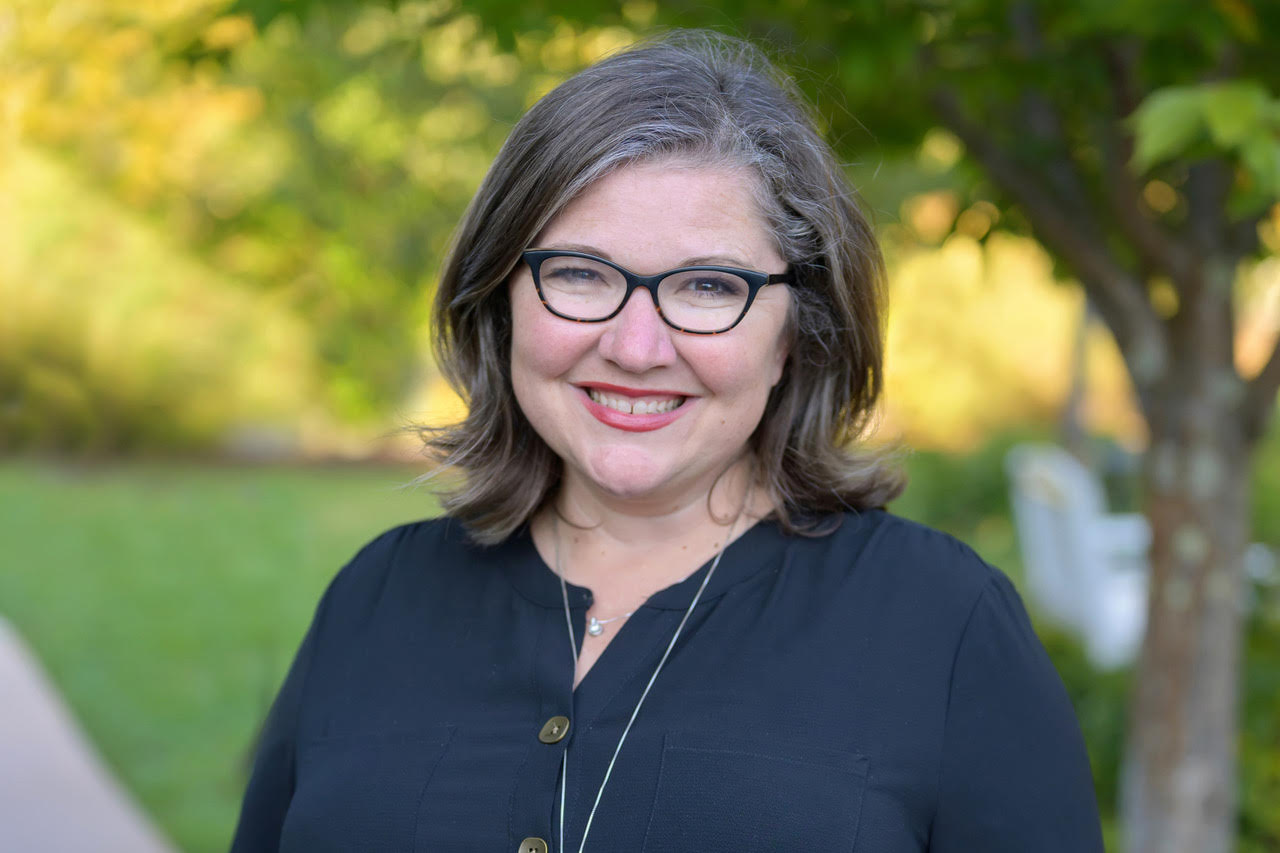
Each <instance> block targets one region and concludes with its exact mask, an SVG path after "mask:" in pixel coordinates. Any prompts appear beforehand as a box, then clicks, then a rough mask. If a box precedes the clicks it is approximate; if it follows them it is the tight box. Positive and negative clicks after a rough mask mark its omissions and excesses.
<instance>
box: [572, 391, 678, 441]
mask: <svg viewBox="0 0 1280 853" xmlns="http://www.w3.org/2000/svg"><path fill="white" fill-rule="evenodd" d="M576 387H577V389H578V392H579V393H580V394H581V395H582V403H583V405H584V406H586V408H587V411H588V412H590V413H591V414H592V416H593V417H594V418H595V419H596V420H598V421H600V423H602V424H604V425H605V426H610V427H613V428H614V429H620V430H623V431H625V432H650V431H652V430H655V429H662V428H663V427H664V426H666V425H667V424H669V423H671V422H672V421H674V420H676V418H678V417H680V416H681V415H682V414H684V411H685V409H687V408H689V405H690V402H691V400H692V399H693V398H691V397H689V396H687V395H685V394H681V393H679V392H676V391H660V390H653V389H648V388H644V389H641V388H624V387H622V386H620V385H609V384H607V383H603V382H588V383H585V384H582V385H578V386H576ZM589 388H590V389H594V390H597V391H601V392H604V393H606V394H610V395H614V396H618V397H633V398H640V397H680V398H683V400H684V402H683V403H681V404H680V405H679V406H676V407H675V408H674V409H672V410H671V411H669V412H658V413H656V414H651V415H637V414H630V413H627V412H620V411H618V410H617V409H613V408H610V407H609V406H605V405H602V404H600V403H597V402H596V401H595V400H592V399H591V395H590V394H589V393H588V392H587V389H589Z"/></svg>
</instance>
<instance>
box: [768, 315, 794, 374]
mask: <svg viewBox="0 0 1280 853" xmlns="http://www.w3.org/2000/svg"><path fill="white" fill-rule="evenodd" d="M787 297H788V299H789V300H790V304H789V305H788V306H787V321H786V323H784V324H783V326H782V331H780V332H779V333H778V341H777V343H776V344H775V347H774V354H773V361H772V363H771V364H770V365H769V387H770V388H772V387H774V386H776V385H777V384H778V383H779V382H781V381H782V374H783V373H784V372H785V371H786V368H787V359H788V358H789V357H790V356H791V348H792V347H793V346H794V345H795V341H796V328H797V321H796V303H795V297H794V296H792V295H791V294H790V293H788V294H787Z"/></svg>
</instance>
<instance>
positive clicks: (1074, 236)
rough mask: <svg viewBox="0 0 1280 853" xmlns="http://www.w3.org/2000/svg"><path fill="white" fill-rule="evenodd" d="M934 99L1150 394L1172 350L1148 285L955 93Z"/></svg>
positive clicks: (940, 94)
mask: <svg viewBox="0 0 1280 853" xmlns="http://www.w3.org/2000/svg"><path fill="white" fill-rule="evenodd" d="M930 100H931V101H932V103H933V106H934V109H935V110H937V112H938V115H939V117H940V118H941V120H942V122H943V124H944V125H946V126H947V127H948V128H949V129H950V130H951V132H952V133H954V134H955V135H956V136H958V137H959V138H960V139H961V141H963V142H964V144H965V145H966V146H967V147H968V149H969V151H970V153H971V154H972V155H973V156H974V157H975V158H976V159H977V160H978V162H979V163H980V164H981V165H982V167H983V169H984V170H985V171H986V173H987V174H988V175H989V176H990V177H991V179H992V180H993V181H994V182H995V184H996V185H997V186H998V187H1000V189H1001V190H1002V191H1004V192H1005V193H1006V194H1007V195H1008V196H1009V197H1010V198H1011V199H1013V200H1014V201H1015V202H1017V204H1018V205H1019V206H1021V207H1022V209H1023V210H1024V211H1025V213H1026V214H1027V217H1028V218H1029V219H1030V220H1031V224H1032V228H1033V229H1034V230H1035V232H1036V235H1037V236H1038V237H1039V238H1040V239H1041V240H1042V241H1043V242H1044V244H1045V246H1046V247H1048V248H1049V249H1050V250H1051V251H1053V252H1055V253H1057V254H1058V255H1059V256H1060V257H1061V258H1062V259H1063V260H1065V261H1066V262H1067V263H1068V264H1069V265H1070V266H1071V267H1072V268H1073V269H1074V270H1075V272H1076V274H1077V275H1078V276H1079V277H1080V282H1081V284H1082V285H1083V286H1084V287H1085V289H1086V291H1087V292H1088V293H1089V296H1090V298H1091V299H1092V300H1093V302H1094V305H1095V306H1096V307H1097V309H1098V312H1099V314H1101V315H1102V317H1103V319H1104V320H1106V322H1107V325H1108V326H1110V327H1111V331H1112V333H1113V334H1114V335H1115V336H1116V340H1117V342H1118V343H1119V344H1120V348H1121V351H1122V352H1123V353H1124V355H1125V358H1126V360H1127V361H1128V362H1129V368H1130V372H1131V373H1132V377H1133V381H1134V385H1135V386H1136V387H1137V389H1138V391H1139V393H1140V394H1142V395H1143V396H1144V398H1145V397H1146V396H1147V393H1148V392H1149V391H1150V389H1151V386H1152V384H1153V383H1154V382H1155V381H1156V380H1157V379H1158V378H1159V376H1160V375H1161V374H1162V373H1163V372H1164V370H1165V369H1166V367H1167V365H1168V355H1169V353H1168V341H1167V340H1166V337H1165V333H1164V329H1163V327H1162V325H1161V322H1160V319H1159V318H1158V317H1157V316H1156V314H1155V312H1154V311H1153V310H1152V308H1151V305H1150V303H1149V302H1147V298H1146V294H1145V288H1144V286H1143V283H1142V282H1140V281H1138V280H1137V279H1135V278H1134V276H1133V275H1131V274H1130V273H1129V272H1128V271H1126V270H1125V269H1124V268H1123V267H1122V266H1121V265H1120V264H1119V263H1118V262H1117V261H1116V260H1115V258H1114V257H1112V255H1111V252H1110V250H1109V249H1108V248H1107V246H1106V243H1105V242H1104V241H1103V240H1102V238H1101V237H1100V236H1099V235H1098V234H1097V233H1096V232H1094V231H1093V229H1092V228H1090V227H1089V226H1087V225H1086V224H1084V223H1082V222H1080V221H1079V220H1078V219H1075V218H1071V217H1068V216H1067V215H1065V214H1064V213H1063V210H1062V207H1061V205H1060V204H1059V202H1058V200H1057V199H1055V198H1054V197H1053V195H1051V194H1050V193H1047V192H1045V191H1044V190H1043V189H1042V187H1041V185H1040V183H1039V182H1038V181H1037V176H1035V175H1034V174H1031V173H1029V172H1028V171H1027V170H1025V169H1023V168H1022V167H1021V166H1020V165H1019V164H1018V163H1016V162H1015V161H1014V160H1013V158H1012V157H1010V156H1009V155H1008V153H1007V152H1006V151H1005V150H1003V149H1002V148H1001V147H1000V146H999V145H998V144H997V143H996V141H995V140H994V139H993V138H992V136H991V135H990V133H988V132H987V130H986V129H985V128H983V127H981V126H979V125H978V124H977V123H975V122H973V121H971V120H970V119H969V118H968V116H966V115H965V114H964V111H963V110H962V108H961V107H960V104H959V102H958V101H957V99H956V97H955V95H954V94H953V93H951V92H949V91H946V90H938V91H935V92H934V93H933V94H932V95H931V98H930Z"/></svg>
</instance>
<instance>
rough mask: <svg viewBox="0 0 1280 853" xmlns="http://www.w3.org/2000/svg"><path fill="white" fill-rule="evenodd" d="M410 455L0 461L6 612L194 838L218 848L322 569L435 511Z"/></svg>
mask: <svg viewBox="0 0 1280 853" xmlns="http://www.w3.org/2000/svg"><path fill="white" fill-rule="evenodd" d="M416 473H417V472H415V471H413V470H410V469H408V468H402V469H396V468H311V469H306V468H297V469H290V468H272V469H266V468H251V467H216V466H200V465H179V464H160V463H155V464H147V465H131V466H127V467H126V466H115V465H112V466H104V467H77V466H63V465H51V464H47V463H28V462H18V463H14V462H9V463H4V464H0V542H3V543H4V546H5V547H4V552H3V553H4V556H3V558H2V560H3V564H2V565H0V615H3V616H4V617H6V618H8V619H9V620H10V621H11V622H13V623H14V624H15V625H16V626H17V628H18V630H19V632H20V633H21V634H22V635H23V636H24V637H25V638H26V640H27V641H28V642H29V643H30V644H31V646H32V647H33V648H34V650H35V652H36V653H37V655H38V656H39V658H40V659H41V661H42V662H43V663H44V665H45V666H46V667H47V669H48V670H49V671H50V673H51V675H52V677H53V679H54V681H55V682H56V683H57V685H58V686H59V687H60V688H61V689H62V691H63V694H64V696H65V697H66V699H67V700H68V702H69V703H70V704H71V706H72V708H73V710H74V711H75V713H76V715H77V716H78V717H79V719H80V721H81V722H82V723H83V725H84V726H85V728H86V729H87V731H88V733H89V735H90V736H91V737H92V739H93V740H94V741H95V742H96V743H97V745H98V747H99V748H100V750H101V752H102V754H103V755H104V757H105V758H106V760H107V762H108V763H109V764H110V765H111V766H112V767H113V768H114V769H115V771H116V772H117V774H118V775H119V776H120V778H121V779H122V780H123V781H124V782H125V784H126V785H127V786H128V787H129V788H131V789H132V790H133V791H134V792H135V794H136V795H137V796H138V798H139V799H140V800H141V802H142V804H143V805H144V807H145V808H146V809H147V811H149V812H150V813H151V814H152V815H153V816H154V817H155V819H156V820H157V822H158V823H159V824H160V825H161V826H162V828H163V829H164V830H165V832H167V833H168V834H169V836H170V837H171V838H173V839H174V841H175V842H176V843H177V844H178V845H179V846H180V847H181V848H182V849H183V850H186V851H188V853H205V851H224V850H226V848H227V845H228V843H229V840H230V833H231V831H232V828H233V824H234V821H235V816H236V813H237V809H238V806H239V799H240V795H241V793H242V791H243V788H244V784H245V781H246V778H247V777H246V774H247V770H248V760H249V749H250V743H251V740H252V738H253V736H254V734H255V731H256V728H257V726H258V725H259V723H260V721H261V719H262V718H263V716H264V715H265V712H266V709H267V706H268V705H269V703H270V701H271V698H272V697H273V695H274V693H275V690H276V688H277V687H278V685H279V682H280V681H281V679H282V678H283V677H284V672H285V671H286V669H287V668H288V665H289V662H290V660H291V659H292V656H293V652H294V650H295V648H296V647H297V644H298V643H299V642H300V640H301V637H302V634H303V632H304V631H305V630H306V626H307V623H308V622H309V620H310V618H311V613H312V609H313V608H314V607H315V604H316V602H317V600H318V599H319V597H320V594H321V593H322V592H323V590H324V587H325V585H326V584H327V583H328V581H329V579H330V578H331V577H332V576H333V575H334V573H335V572H336V571H337V570H338V569H339V568H340V567H341V566H342V564H343V563H344V562H346V560H347V559H349V558H350V557H351V556H352V555H353V554H354V553H355V551H356V550H357V549H358V548H359V547H360V545H362V544H363V543H364V542H366V541H367V540H369V539H370V538H372V537H373V536H374V535H375V534H377V533H378V532H380V531H382V530H383V529H385V528H387V527H390V526H392V525H394V524H398V523H401V522H404V521H409V520H413V519H417V518H422V517H423V516H426V515H430V514H432V513H434V512H435V503H434V500H433V499H432V497H431V496H430V495H429V494H428V493H427V492H426V491H423V490H399V489H398V488H397V487H398V486H400V485H402V484H404V483H406V482H408V481H409V480H411V479H412V478H413V476H414V475H415V474H416Z"/></svg>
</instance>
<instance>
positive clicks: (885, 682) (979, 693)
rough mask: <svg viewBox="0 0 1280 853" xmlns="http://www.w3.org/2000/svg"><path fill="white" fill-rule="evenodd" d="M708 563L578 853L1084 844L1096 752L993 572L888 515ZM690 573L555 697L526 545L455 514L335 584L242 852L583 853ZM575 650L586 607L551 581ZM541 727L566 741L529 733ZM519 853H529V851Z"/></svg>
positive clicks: (542, 577) (565, 650)
mask: <svg viewBox="0 0 1280 853" xmlns="http://www.w3.org/2000/svg"><path fill="white" fill-rule="evenodd" d="M841 522H842V523H841V524H840V526H839V528H838V530H836V532H834V533H832V534H830V535H827V536H821V537H791V536H787V535H785V534H784V533H782V532H781V531H780V530H779V529H778V527H777V526H776V525H775V524H773V523H771V522H768V521H765V522H761V523H759V524H757V525H756V526H754V527H752V528H751V529H750V530H748V531H747V532H746V533H745V534H744V535H743V536H742V537H741V538H739V539H738V540H737V541H735V542H734V543H733V544H731V545H730V546H729V547H728V548H727V549H726V550H725V552H724V557H723V559H722V561H721V563H720V566H719V567H718V568H717V569H716V572H715V574H714V575H713V577H712V579H711V583H710V585H709V586H708V587H707V590H706V592H705V593H704V594H703V599H702V601H701V602H700V603H699V605H698V607H697V609H696V610H695V611H694V613H693V616H692V617H691V619H690V620H689V623H688V625H687V626H686V627H685V632H684V634H683V635H682V636H681V638H680V642H679V643H678V644H677V646H676V647H675V649H674V651H673V652H672V655H671V657H670V659H669V660H668V661H667V664H666V666H665V668H664V669H663V670H662V673H661V675H660V676H659V677H658V680H657V682H656V683H655V685H654V687H653V690H652V692H651V693H650V695H649V698H648V699H647V700H646V702H645V705H644V708H643V709H642V710H641V712H640V716H639V717H638V719H637V720H636V723H635V726H634V727H633V729H632V731H631V734H630V735H629V736H628V738H627V741H626V745H625V746H624V747H623V750H622V753H621V755H620V757H619V759H618V764H617V766H616V767H615V769H614V771H613V776H612V778H611V779H610V781H609V785H608V787H607V788H606V790H605V793H604V798H603V799H602V801H601V803H600V807H599V812H598V814H597V815H596V818H595V821H594V823H593V824H592V827H591V834H590V838H589V841H588V845H587V849H588V850H595V851H614V853H616V852H617V851H641V850H646V851H735V853H742V851H766V850H768V851H783V850H795V851H827V850H843V851H853V853H907V851H930V853H952V851H956V852H957V853H959V852H960V851H963V853H977V851H983V853H999V851H1009V853H1013V851H1018V853H1026V851H1035V853H1068V851H1070V853H1082V851H1085V852H1086V853H1087V852H1088V851H1101V850H1102V841H1101V836H1100V832H1099V825H1098V815H1097V809H1096V804H1095V801H1094V793H1093V787H1092V781H1091V778H1090V772H1089V763H1088V758H1087V757H1086V754H1085V750H1084V745H1083V742H1082V740H1081V737H1080V731H1079V728H1078V726H1077V723H1076V720H1075V717H1074V716H1073V714H1072V710H1071V705H1070V703H1069V702H1068V699H1067V696H1066V693H1065V691H1064V690H1063V687H1062V683H1061V681H1060V680H1059V678H1058V675H1057V673H1056V672H1055V671H1054V669H1053V666H1052V665H1051V663H1050V662H1049V659H1048V657H1047V656H1046V655H1045V652H1044V649H1043V648H1042V647H1041V645H1040V643H1039V641H1038V640H1037V639H1036V636H1035V634H1034V633H1033V632H1032V629H1031V625H1030V623H1029V622H1028V619H1027V615H1026V612H1025V611H1024V609H1023V606H1022V603H1021V601H1020V600H1019V598H1018V595H1017V593H1016V592H1015V591H1014V589H1013V587H1012V585H1011V584H1010V583H1009V581H1008V579H1007V578H1006V577H1005V576H1004V575H1003V574H1001V573H1000V572H999V571H998V570H996V569H993V568H991V567H990V566H988V565H987V564H985V563H984V562H983V561H982V560H981V559H979V558H978V557H977V556H976V555H975V554H974V553H973V552H972V551H970V550H969V549H968V548H967V547H965V546H964V545H962V544H960V543H959V542H957V541H956V540H954V539H952V538H950V537H948V536H946V535H944V534H941V533H937V532H935V531H932V530H929V529H927V528H924V527H921V526H919V525H916V524H913V523H911V522H907V521H903V520H901V519H898V518H895V517H893V516H891V515H888V514H886V513H883V512H867V513H861V514H849V515H846V516H844V517H843V519H842V520H841ZM706 568H707V567H706V566H704V567H703V568H702V569H700V570H699V571H698V572H696V573H695V574H694V575H693V576H691V577H689V578H687V579H686V580H684V581H682V582H680V583H677V584H675V585H673V586H670V587H668V588H666V589H664V590H661V591H660V592H658V593H656V594H655V595H654V596H653V597H652V598H650V599H649V600H648V602H646V603H645V605H644V606H643V607H641V608H640V609H639V610H638V611H636V613H635V615H633V616H632V617H631V618H630V619H629V620H627V621H626V622H625V623H624V624H623V625H622V627H621V628H620V629H619V631H618V634H617V635H616V636H615V638H614V639H613V641H612V642H611V643H610V644H609V645H608V647H607V648H606V649H605V651H604V654H603V655H602V656H601V657H600V659H599V660H598V661H597V662H596V664H595V666H593V667H592V669H591V670H590V671H589V672H588V674H587V675H586V677H585V678H584V679H583V681H582V683H581V684H580V685H579V687H578V689H577V690H576V691H575V690H574V689H573V687H572V678H573V666H572V654H571V652H570V647H569V638H568V636H567V631H566V628H565V618H564V610H563V604H562V602H561V592H560V585H559V581H558V580H557V578H556V576H555V574H554V573H553V572H552V570H551V569H550V568H548V567H547V565H546V564H545V563H544V562H543V561H542V560H541V558H540V557H539V556H538V554H537V552H536V551H535V549H534V547H533V542H532V540H531V539H530V537H529V534H528V531H527V530H526V531H524V532H522V533H520V534H518V535H515V536H513V537H512V538H511V539H510V540H508V541H507V542H505V543H504V544H502V545H499V546H495V547H491V548H483V547H479V546H476V545H474V544H472V543H471V542H469V540H468V539H467V537H466V535H465V533H464V531H463V530H462V529H461V527H460V525H459V524H458V523H457V522H456V521H452V520H450V519H447V518H443V519H436V520H433V521H423V522H419V523H416V524H410V525H406V526H404V527H399V528H396V529H394V530H391V531H389V532H388V533H385V534H383V535H382V536H380V537H378V538H377V539H375V540H374V541H373V542H371V543H370V544H369V545H367V546H366V547H365V548H364V549H363V550H362V551H361V552H360V553H359V554H358V555H357V556H356V557H355V558H354V559H353V560H352V561H351V562H350V563H349V564H348V565H347V566H346V567H345V568H344V569H343V570H342V572H340V573H339V574H338V576H337V578H335V580H334V581H333V583H332V584H331V585H330V587H329V589H328V591H327V592H326V593H325V595H324V598H323V599H322V601H321V602H320V606H319V608H318V610H317V611H316V616H315V620H314V622H313V623H312V625H311V628H310V630H309V632H308V633H307V636H306V639H305V640H304V641H303V643H302V647H301V649H300V650H299V652H298V656H297V659H296V660H295V662H294V665H293V668H292V669H291V671H290V673H289V676H288V678H287V679H286V681H285V684H284V686H283V688H282V689H281V691H280V695H279V697H278V698H277V699H276V702H275V705H274V706H273V708H272V711H271V714H270V716H269V718H268V720H267V724H266V728H265V730H264V732H263V735H262V739H261V742H260V746H259V751H258V755H257V760H256V763H255V767H254V771H253V776H252V779H251V780H250V782H249V786H248V790H247V792H246V794H245V799H244V807H243V810H242V813H241V816H240V824H239V827H238V829H237V832H236V836H235V840H234V842H233V846H232V850H233V851H235V853H251V851H276V850H280V851H287V852H288V853H323V851H344V853H348V851H433V853H438V852H439V851H468V853H471V851H479V850H492V851H510V853H516V851H517V850H518V849H522V840H523V839H535V842H534V849H537V842H536V839H545V841H546V843H547V844H548V845H549V848H550V849H551V850H552V851H555V850H556V846H555V838H556V834H555V827H556V825H557V819H558V809H559V796H558V792H559V787H558V786H559V777H560V766H561V756H562V753H563V752H564V750H565V749H566V748H567V749H568V786H567V798H566V805H565V815H566V821H565V835H566V838H565V840H566V847H567V848H568V849H569V850H576V849H577V847H578V840H579V839H580V838H581V836H582V831H583V827H584V825H585V823H586V820H587V815H588V813H589V812H590V809H591V804H592V801H593V799H594V798H595V794H596V790H597V788H598V787H599V785H600V781H601V779H602V778H603V776H604V773H605V768H606V766H607V765H608V762H609V758H610V756H611V755H612V752H613V749H614V746H615V745H616V743H617V741H618V736H619V735H620V734H621V731H622V728H623V727H624V726H625V725H626V721H627V719H628V717H629V716H630V714H631V711H632V708H633V707H634V706H635V703H636V700H637V699H638V698H639V695H640V692H641V691H642V690H643V689H644V685H645V683H646V682H647V681H648V679H649V676H650V675H651V674H652V672H653V668H654V666H655V664H656V663H657V661H658V658H659V657H660V656H661V654H662V652H663V651H664V650H665V648H666V646H667V643H668V642H669V641H670V638H671V635H672V633H673V632H674V630H675V627H676V625H677V623H678V622H679V620H680V618H681V617H682V616H683V614H684V611H685V609H686V608H687V607H688V604H689V602H690V601H691V600H692V597H693V595H694V592H695V591H696V589H697V586H698V584H699V583H700V582H701V580H702V577H703V575H704V573H705V572H706ZM569 601H570V606H571V609H572V614H573V623H574V630H575V631H576V632H578V636H579V641H580V638H581V635H582V631H583V628H584V621H585V611H586V608H587V607H588V606H589V605H590V603H591V593H590V591H589V590H587V589H584V588H581V587H574V586H570V587H569ZM553 716H565V717H568V718H569V719H570V721H571V722H570V728H569V733H568V735H567V736H566V737H564V738H563V739H562V740H560V741H559V742H557V743H553V744H547V743H543V742H542V741H541V740H540V739H539V737H538V734H539V731H540V730H541V729H542V727H543V725H544V723H546V722H547V720H549V719H550V718H551V717H553ZM526 846H527V845H526Z"/></svg>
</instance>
